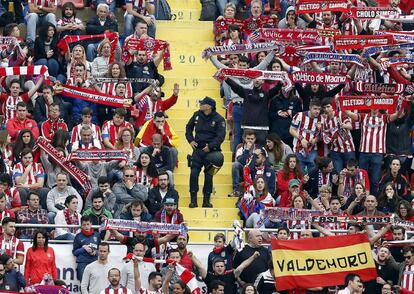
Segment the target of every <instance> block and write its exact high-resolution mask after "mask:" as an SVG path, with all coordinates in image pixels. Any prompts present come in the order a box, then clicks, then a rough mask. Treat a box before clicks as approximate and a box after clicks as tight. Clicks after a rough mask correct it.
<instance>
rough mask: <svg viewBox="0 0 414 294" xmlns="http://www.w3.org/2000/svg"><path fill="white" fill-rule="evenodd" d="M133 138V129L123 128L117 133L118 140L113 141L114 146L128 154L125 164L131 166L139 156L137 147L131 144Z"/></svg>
mask: <svg viewBox="0 0 414 294" xmlns="http://www.w3.org/2000/svg"><path fill="white" fill-rule="evenodd" d="M133 140H134V131H133V130H131V129H129V128H125V129H123V130H122V131H120V132H119V133H118V140H117V141H116V143H115V147H116V148H117V149H119V150H123V151H125V152H126V153H127V155H128V162H127V166H132V165H133V164H134V163H135V162H137V160H138V158H139V154H140V151H139V148H138V147H136V146H135V145H134V144H133Z"/></svg>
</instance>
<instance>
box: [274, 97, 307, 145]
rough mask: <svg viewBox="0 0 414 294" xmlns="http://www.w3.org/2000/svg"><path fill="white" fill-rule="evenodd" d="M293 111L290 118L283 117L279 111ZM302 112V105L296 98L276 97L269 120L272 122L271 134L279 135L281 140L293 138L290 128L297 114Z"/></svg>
mask: <svg viewBox="0 0 414 294" xmlns="http://www.w3.org/2000/svg"><path fill="white" fill-rule="evenodd" d="M288 110H291V111H292V115H291V116H290V117H283V116H280V115H279V114H278V111H288ZM301 111H302V104H301V102H300V100H299V99H298V98H296V97H294V98H291V99H287V98H285V97H283V96H282V95H279V96H276V97H275V98H273V99H272V101H270V109H269V120H270V132H272V133H276V134H279V136H280V138H281V139H282V140H283V139H286V138H291V137H292V135H291V134H290V133H289V128H290V125H291V123H292V118H293V117H294V116H295V114H296V113H298V112H301Z"/></svg>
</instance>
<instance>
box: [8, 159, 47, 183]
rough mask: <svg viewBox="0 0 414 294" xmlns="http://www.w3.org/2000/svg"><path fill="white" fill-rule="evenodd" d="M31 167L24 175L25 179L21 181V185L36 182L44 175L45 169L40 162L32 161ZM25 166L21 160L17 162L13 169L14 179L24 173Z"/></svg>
mask: <svg viewBox="0 0 414 294" xmlns="http://www.w3.org/2000/svg"><path fill="white" fill-rule="evenodd" d="M32 165H33V168H32V170H31V171H30V172H29V174H28V175H27V177H26V181H25V182H24V183H22V184H23V185H33V184H36V183H37V182H38V181H39V179H41V178H42V179H43V178H44V177H45V171H44V170H43V167H42V165H41V164H40V163H36V162H33V163H32ZM24 170H25V167H24V166H23V164H22V163H21V162H19V163H17V164H16V165H15V166H14V169H13V178H14V180H16V178H17V177H21V176H22V175H23V173H24Z"/></svg>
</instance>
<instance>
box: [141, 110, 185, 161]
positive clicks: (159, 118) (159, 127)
mask: <svg viewBox="0 0 414 294" xmlns="http://www.w3.org/2000/svg"><path fill="white" fill-rule="evenodd" d="M155 134H158V135H161V136H162V145H163V146H165V147H168V148H169V152H170V159H171V163H170V164H171V166H172V168H173V169H174V167H175V165H176V164H177V156H178V151H177V146H178V136H177V135H176V133H175V131H174V130H173V128H172V127H171V126H170V125H169V124H168V121H167V118H166V116H165V113H164V112H156V113H154V117H153V118H152V119H150V120H149V121H147V122H146V123H145V124H144V125H143V126H142V128H141V130H140V131H139V133H138V135H137V137H136V138H135V145H137V146H139V147H140V149H144V148H145V147H148V146H150V145H151V144H152V138H153V136H154V135H155Z"/></svg>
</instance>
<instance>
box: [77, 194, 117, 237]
mask: <svg viewBox="0 0 414 294" xmlns="http://www.w3.org/2000/svg"><path fill="white" fill-rule="evenodd" d="M83 215H84V216H89V217H90V219H91V222H92V225H94V226H100V225H101V224H102V223H103V222H105V220H106V219H111V218H112V213H111V212H110V211H109V210H107V209H106V208H105V207H104V199H103V196H102V194H101V193H97V194H95V195H92V207H91V208H89V209H86V210H85V211H84V212H83ZM104 235H105V231H102V232H101V236H102V237H103V236H104Z"/></svg>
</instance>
